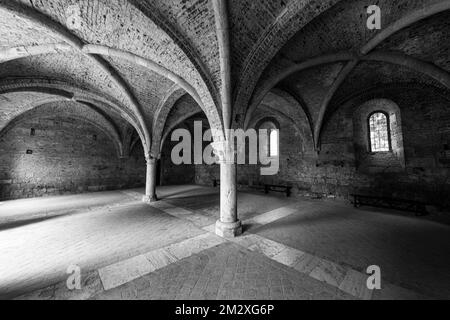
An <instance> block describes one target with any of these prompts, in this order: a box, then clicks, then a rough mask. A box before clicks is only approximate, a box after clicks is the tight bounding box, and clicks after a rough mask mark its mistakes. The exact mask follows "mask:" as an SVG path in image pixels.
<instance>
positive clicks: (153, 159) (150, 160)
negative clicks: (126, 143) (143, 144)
mask: <svg viewBox="0 0 450 320" xmlns="http://www.w3.org/2000/svg"><path fill="white" fill-rule="evenodd" d="M145 161H146V162H147V164H150V165H151V164H155V163H156V162H157V161H158V157H155V156H154V155H152V154H150V153H147V154H145Z"/></svg>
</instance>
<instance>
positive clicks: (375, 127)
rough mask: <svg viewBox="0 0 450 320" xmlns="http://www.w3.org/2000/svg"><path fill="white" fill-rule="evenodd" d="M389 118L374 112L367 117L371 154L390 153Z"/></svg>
mask: <svg viewBox="0 0 450 320" xmlns="http://www.w3.org/2000/svg"><path fill="white" fill-rule="evenodd" d="M389 127H390V126H389V116H388V115H387V114H385V113H383V112H375V113H373V114H372V115H371V116H370V117H369V139H370V141H369V142H370V151H371V152H389V151H391V137H390V134H391V133H390V128H389Z"/></svg>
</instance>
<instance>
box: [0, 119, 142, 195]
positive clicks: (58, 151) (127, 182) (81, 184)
mask: <svg viewBox="0 0 450 320" xmlns="http://www.w3.org/2000/svg"><path fill="white" fill-rule="evenodd" d="M31 128H34V129H35V135H34V136H32V135H30V134H31ZM27 150H29V151H32V154H27ZM144 184H145V160H144V157H143V151H142V147H141V146H140V145H139V146H138V147H136V148H134V151H133V152H132V155H131V156H130V157H129V158H126V159H119V157H118V153H117V150H116V148H115V147H114V144H113V143H112V141H111V140H110V139H109V138H108V137H107V136H106V135H105V134H104V133H103V132H102V131H100V130H98V129H97V128H95V127H93V126H91V125H90V124H88V123H85V122H82V121H80V120H74V119H69V118H58V117H52V118H45V119H42V118H41V119H33V120H26V121H23V122H21V123H19V124H17V125H16V126H15V127H13V128H12V129H11V130H9V131H8V132H7V133H6V134H5V135H3V136H2V137H1V138H0V198H1V199H2V200H5V199H19V198H30V197H40V196H50V195H59V194H73V193H81V192H88V191H100V190H112V189H120V188H126V187H138V186H143V185H144Z"/></svg>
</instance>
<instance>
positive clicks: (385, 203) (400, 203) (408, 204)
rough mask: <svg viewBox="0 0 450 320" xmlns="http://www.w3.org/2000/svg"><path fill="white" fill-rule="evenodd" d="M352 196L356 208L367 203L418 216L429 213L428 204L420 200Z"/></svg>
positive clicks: (367, 204)
mask: <svg viewBox="0 0 450 320" xmlns="http://www.w3.org/2000/svg"><path fill="white" fill-rule="evenodd" d="M351 196H352V197H353V205H354V206H355V208H359V207H361V206H363V205H366V206H372V207H379V208H387V209H395V210H401V211H408V212H414V213H415V214H416V216H418V217H421V216H426V215H428V212H427V204H425V203H422V202H419V201H413V200H405V199H392V198H387V197H376V196H368V195H361V194H352V195H351Z"/></svg>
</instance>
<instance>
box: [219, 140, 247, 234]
mask: <svg viewBox="0 0 450 320" xmlns="http://www.w3.org/2000/svg"><path fill="white" fill-rule="evenodd" d="M213 147H214V150H215V153H216V155H217V156H218V157H219V162H220V220H219V221H217V223H216V234H217V235H218V236H221V237H224V238H234V237H237V236H240V235H241V234H242V225H241V221H239V219H238V214H237V185H236V175H237V171H236V170H237V167H236V154H235V152H234V148H232V146H230V144H229V143H228V142H218V143H213Z"/></svg>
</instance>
